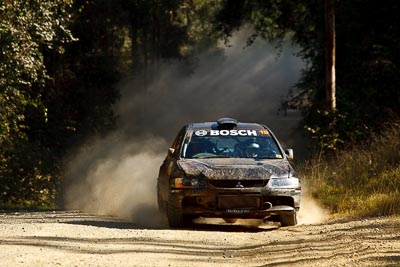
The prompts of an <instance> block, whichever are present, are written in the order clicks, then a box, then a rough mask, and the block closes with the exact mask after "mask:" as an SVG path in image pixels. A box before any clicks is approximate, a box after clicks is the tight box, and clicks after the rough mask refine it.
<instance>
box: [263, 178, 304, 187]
mask: <svg viewBox="0 0 400 267" xmlns="http://www.w3.org/2000/svg"><path fill="white" fill-rule="evenodd" d="M267 186H268V187H279V188H294V189H300V188H301V185H300V180H299V179H298V178H294V177H291V178H271V179H270V180H269V182H268V185H267Z"/></svg>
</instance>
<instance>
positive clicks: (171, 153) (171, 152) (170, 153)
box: [168, 147, 175, 156]
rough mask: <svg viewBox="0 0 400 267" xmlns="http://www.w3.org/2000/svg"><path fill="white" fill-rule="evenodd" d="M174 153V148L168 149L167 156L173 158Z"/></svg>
mask: <svg viewBox="0 0 400 267" xmlns="http://www.w3.org/2000/svg"><path fill="white" fill-rule="evenodd" d="M174 153H175V148H172V147H170V148H168V154H169V155H170V156H173V155H174Z"/></svg>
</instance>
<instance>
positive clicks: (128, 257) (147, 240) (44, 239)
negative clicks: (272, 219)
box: [0, 211, 400, 266]
mask: <svg viewBox="0 0 400 267" xmlns="http://www.w3.org/2000/svg"><path fill="white" fill-rule="evenodd" d="M239 223H240V225H238V224H234V225H227V224H223V223H222V222H221V221H218V220H214V221H208V222H207V224H206V223H203V222H198V223H196V224H194V225H193V227H192V228H190V229H185V230H172V229H168V228H167V227H165V228H152V229H148V228H147V229H146V228H144V227H141V226H138V225H135V224H132V223H129V222H125V221H123V220H119V219H118V218H115V217H110V216H99V215H92V214H86V213H80V212H71V211H54V212H17V213H0V233H1V234H0V236H1V237H0V257H1V260H0V265H1V266H400V218H388V217H381V218H371V219H352V220H342V221H340V220H336V221H328V222H325V223H323V224H314V225H297V226H294V227H282V228H280V227H278V226H277V225H273V224H263V225H259V226H255V225H253V226H251V224H250V223H249V222H248V221H240V222H239Z"/></svg>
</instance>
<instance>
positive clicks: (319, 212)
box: [298, 188, 329, 224]
mask: <svg viewBox="0 0 400 267" xmlns="http://www.w3.org/2000/svg"><path fill="white" fill-rule="evenodd" d="M303 191H306V190H305V189H304V188H303ZM328 218H329V212H328V211H327V210H325V209H323V208H322V207H321V206H320V205H319V204H318V203H317V202H316V201H315V199H313V198H312V197H311V196H310V195H308V194H307V192H306V193H305V194H303V195H302V197H301V205H300V211H299V214H298V223H299V224H317V223H323V222H325V221H326V220H328Z"/></svg>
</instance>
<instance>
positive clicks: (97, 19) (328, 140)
mask: <svg viewBox="0 0 400 267" xmlns="http://www.w3.org/2000/svg"><path fill="white" fill-rule="evenodd" d="M333 2H334V6H335V13H336V85H337V96H336V97H337V109H336V110H335V111H332V110H329V109H327V108H326V107H325V102H324V99H325V39H326V36H325V22H324V21H325V18H324V16H325V13H324V1H319V0H299V1H290V0H271V1H264V0H168V1H162V0H113V1H107V0H92V1H86V0H74V1H73V0H56V1H53V0H40V1H39V0H1V1H0V107H1V109H0V148H1V150H0V207H2V208H21V207H24V208H27V207H35V208H38V207H39V208H40V207H42V208H55V207H57V201H56V200H57V199H58V196H59V194H60V191H61V187H62V184H63V179H64V167H65V163H66V161H67V160H68V157H69V156H70V155H71V154H73V153H74V151H75V150H76V148H77V147H79V146H80V145H81V144H83V143H84V142H85V141H86V140H88V139H89V138H92V137H93V136H100V137H101V136H105V135H107V134H108V133H109V132H110V131H113V130H114V129H115V128H116V127H117V124H118V123H117V122H118V116H117V114H116V112H115V103H117V102H118V101H120V97H121V94H120V91H119V89H118V88H119V87H118V84H119V82H120V81H121V80H123V79H124V78H125V77H135V78H136V81H139V82H137V84H138V83H140V85H137V86H134V87H133V88H132V89H131V90H134V91H135V90H136V91H137V92H141V93H143V92H144V93H146V90H148V87H147V85H148V84H150V82H151V81H152V80H153V79H154V77H155V76H157V75H158V73H159V69H160V68H161V66H162V65H163V64H166V63H168V62H179V68H180V69H181V71H182V72H184V73H186V75H187V76H190V75H191V74H192V73H193V72H194V71H195V70H196V64H197V59H198V55H200V54H201V53H203V52H205V51H207V52H210V51H212V52H213V53H216V54H218V53H220V49H219V45H218V44H220V43H221V41H225V42H227V45H229V37H231V36H232V34H234V33H235V32H236V31H238V30H239V29H241V28H242V27H244V26H245V27H247V28H250V29H252V31H251V34H249V36H248V38H247V41H248V45H249V46H251V45H252V44H253V43H254V42H255V40H257V39H266V40H268V41H270V42H271V43H274V44H275V45H276V47H277V50H278V51H279V48H282V45H283V44H284V43H286V42H292V43H293V44H294V45H296V46H297V47H299V48H300V49H299V51H298V52H297V56H298V57H300V58H301V59H302V60H303V61H304V63H305V64H304V69H303V70H302V74H301V78H300V79H299V81H298V82H297V84H296V85H295V86H294V87H293V88H292V90H291V91H290V93H289V95H288V96H287V98H286V99H285V100H284V101H283V102H282V106H283V107H284V108H285V109H300V110H302V114H303V118H304V121H303V123H302V125H303V126H304V130H305V131H306V132H307V133H308V135H309V137H310V139H311V140H313V141H314V142H313V151H315V153H312V155H313V156H312V157H311V158H310V161H308V162H307V163H304V164H303V166H305V167H303V170H302V171H303V172H304V175H305V176H308V177H309V179H308V181H309V182H308V183H309V184H310V186H313V187H314V188H315V190H314V193H313V195H314V197H316V198H319V199H321V201H322V202H323V204H324V205H327V206H329V208H330V209H331V210H332V211H334V212H335V211H336V212H337V211H345V210H346V207H347V209H348V208H349V205H348V202H347V204H346V205H347V206H346V205H343V206H342V207H339V204H338V203H339V202H338V201H337V200H338V199H346V197H344V196H347V195H349V196H351V195H354V191H351V192H349V188H352V189H354V188H355V185H357V184H360V179H361V178H362V179H361V180H362V181H363V182H364V185H366V187H367V188H368V192H366V195H370V194H371V192H372V193H378V198H379V199H380V200H381V201H382V203H386V204H387V203H388V199H392V200H393V199H396V198H397V199H400V198H399V197H398V195H399V193H398V190H399V188H400V187H399V184H400V182H397V180H399V173H400V168H399V162H400V156H399V154H400V153H399V149H400V147H399V142H398V140H400V137H399V130H398V129H399V124H398V121H399V118H398V114H399V111H400V90H399V86H400V68H399V64H400V50H399V48H398V44H399V43H400V35H399V33H400V29H399V27H400V18H399V16H398V14H399V11H400V10H399V9H400V3H399V2H398V1H394V0H392V1H390V0H384V1H376V0H363V1H361V0H348V1H341V0H336V1H333ZM278 57H279V55H278ZM167 90H171V93H173V91H174V88H168V89H167ZM149 93H151V92H149ZM178 100H180V101H181V99H178ZM168 105H174V103H168ZM137 116H141V115H140V114H137ZM178 126H180V125H177V126H176V127H178ZM176 130H177V129H176ZM379 142H380V143H379ZM383 147H388V149H389V150H385V151H382V148H383ZM360 148H366V149H372V150H374V151H372V152H371V151H370V152H366V151H365V150H362V151H360ZM349 151H352V152H351V153H348V152H349ZM355 151H357V152H355ZM354 153H356V154H357V155H358V156H359V157H358V156H356V155H355V154H354ZM377 153H378V156H376V154H377ZM349 154H351V155H352V156H351V157H350V158H346V156H344V155H349ZM386 154H387V155H386ZM360 155H362V156H360ZM373 155H375V156H373ZM385 155H386V156H385ZM384 156H385V157H384ZM338 159H345V161H338ZM378 159H380V160H378ZM328 162H329V163H328ZM332 162H334V164H336V165H337V166H340V168H338V169H342V170H346V169H352V170H353V169H357V170H364V169H365V172H362V173H354V172H352V173H350V172H349V173H343V174H342V175H345V176H346V177H352V178H351V179H350V178H349V179H345V178H344V177H343V176H342V177H339V178H337V177H338V176H341V175H338V170H333V169H332V167H329V166H332ZM344 162H351V163H352V164H353V165H351V166H349V167H348V168H347V167H343V164H345V163H344ZM354 162H357V163H354ZM378 162H380V163H379V164H380V165H379V166H378ZM357 164H358V165H357ZM321 166H322V167H321ZM321 168H322V169H321ZM371 176H374V177H382V176H383V177H384V178H385V179H381V180H383V181H384V183H381V182H379V186H378V187H377V185H376V183H375V180H371V179H370V177H371ZM360 177H361V178H360ZM321 181H324V182H321ZM371 181H373V182H371ZM388 186H390V194H389V195H388V194H386V193H385V194H383V193H384V192H383V191H382V190H383V189H382V188H385V187H386V188H387V187H388ZM357 190H358V191H357ZM357 190H356V191H357V192H359V190H360V188H359V187H357ZM393 194H394V195H393ZM359 195H360V194H359ZM332 196H336V197H332ZM388 196H389V197H388ZM375 197H376V196H375ZM361 199H362V201H358V204H357V203H355V204H354V205H355V206H353V207H351V208H355V207H357V205H359V204H360V203H366V202H365V201H366V200H365V198H362V197H361ZM347 200H348V199H346V201H347ZM376 201H377V199H373V200H371V203H372V202H374V203H376ZM355 202H357V201H355ZM378 202H379V201H378ZM389 202H390V201H389ZM392 202H393V201H392ZM396 203H397V202H396ZM386 204H385V205H386ZM392 204H393V203H392ZM397 204H398V203H397ZM397 204H396V205H397ZM389 206H390V207H391V208H388V209H386V211H387V213H390V212H393V209H392V207H393V206H394V205H393V206H392V205H389ZM398 206H400V205H397V207H398ZM343 207H344V208H343ZM342 208H343V209H344V210H341V209H342ZM380 210H382V208H381V209H380ZM383 210H385V209H383Z"/></svg>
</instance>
